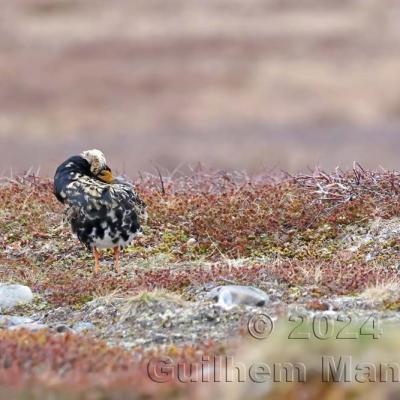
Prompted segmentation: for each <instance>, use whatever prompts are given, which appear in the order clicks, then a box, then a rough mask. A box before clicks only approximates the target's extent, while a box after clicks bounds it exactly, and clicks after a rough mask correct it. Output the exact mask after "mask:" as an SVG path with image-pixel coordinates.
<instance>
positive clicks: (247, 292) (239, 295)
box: [208, 285, 269, 310]
mask: <svg viewBox="0 0 400 400" xmlns="http://www.w3.org/2000/svg"><path fill="white" fill-rule="evenodd" d="M208 297H210V298H212V299H213V300H214V301H215V302H216V303H217V305H219V306H220V307H222V308H223V309H225V310H229V309H231V308H233V307H235V306H239V305H247V306H255V307H262V306H264V305H265V304H266V303H267V302H268V300H269V297H268V295H267V294H266V293H265V292H263V291H262V290H260V289H258V288H255V287H253V286H240V285H237V286H236V285H227V286H218V287H216V288H214V289H212V290H211V291H210V292H209V293H208Z"/></svg>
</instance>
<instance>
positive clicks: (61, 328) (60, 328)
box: [54, 324, 72, 333]
mask: <svg viewBox="0 0 400 400" xmlns="http://www.w3.org/2000/svg"><path fill="white" fill-rule="evenodd" d="M54 330H55V331H56V332H58V333H65V332H72V329H71V328H70V327H69V326H68V325H65V324H60V325H57V326H55V327H54Z"/></svg>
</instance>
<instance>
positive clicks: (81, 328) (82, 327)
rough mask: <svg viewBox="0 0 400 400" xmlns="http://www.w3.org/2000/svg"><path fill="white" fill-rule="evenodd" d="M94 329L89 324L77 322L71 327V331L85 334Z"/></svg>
mask: <svg viewBox="0 0 400 400" xmlns="http://www.w3.org/2000/svg"><path fill="white" fill-rule="evenodd" d="M95 328H96V327H95V326H94V325H93V324H92V323H91V322H77V323H76V324H74V325H72V329H73V330H74V331H75V332H79V333H80V332H86V331H91V330H93V329H95Z"/></svg>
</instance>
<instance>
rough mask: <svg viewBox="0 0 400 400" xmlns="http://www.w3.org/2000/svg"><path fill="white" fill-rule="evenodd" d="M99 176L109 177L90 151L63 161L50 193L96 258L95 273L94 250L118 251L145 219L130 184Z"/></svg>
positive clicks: (98, 154)
mask: <svg viewBox="0 0 400 400" xmlns="http://www.w3.org/2000/svg"><path fill="white" fill-rule="evenodd" d="M102 173H105V174H108V173H109V176H111V178H112V175H111V170H110V169H109V168H108V167H107V165H106V161H105V158H104V155H103V154H102V153H101V152H99V151H98V150H90V151H87V152H84V153H82V155H80V156H73V157H71V158H69V159H68V160H66V161H64V162H63V163H62V164H61V165H60V166H59V167H58V168H57V171H56V174H55V177H54V192H55V195H56V197H57V199H58V200H59V201H61V202H62V203H64V204H65V205H66V206H67V208H66V216H67V219H68V221H69V222H70V223H71V227H72V231H73V232H74V234H75V235H76V236H77V237H78V239H79V240H80V241H81V242H82V243H83V244H84V245H85V246H86V247H87V248H88V249H91V250H93V252H94V255H95V258H96V256H97V258H96V271H97V268H98V266H97V259H98V253H97V248H100V249H104V248H114V250H115V251H116V252H118V251H119V249H120V248H122V247H125V246H126V245H128V244H130V243H131V242H132V240H133V238H134V237H135V236H136V234H137V233H138V232H139V230H140V224H141V223H142V222H143V221H144V220H145V219H146V216H147V214H146V207H145V204H144V203H143V201H142V200H141V199H140V198H139V196H138V195H137V194H136V193H135V191H134V188H133V186H132V185H131V184H129V183H125V182H121V181H115V180H112V181H111V182H110V183H107V182H104V181H102V180H101V179H103V178H102ZM111 178H110V179H111Z"/></svg>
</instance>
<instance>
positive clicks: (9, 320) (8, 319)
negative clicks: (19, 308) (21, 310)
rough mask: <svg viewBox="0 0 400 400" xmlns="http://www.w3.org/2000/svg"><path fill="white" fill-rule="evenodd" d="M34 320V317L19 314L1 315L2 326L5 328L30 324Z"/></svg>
mask: <svg viewBox="0 0 400 400" xmlns="http://www.w3.org/2000/svg"><path fill="white" fill-rule="evenodd" d="M32 322H33V319H32V318H28V317H20V316H17V315H0V326H1V327H5V328H9V327H11V326H17V325H23V324H30V323H32Z"/></svg>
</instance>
